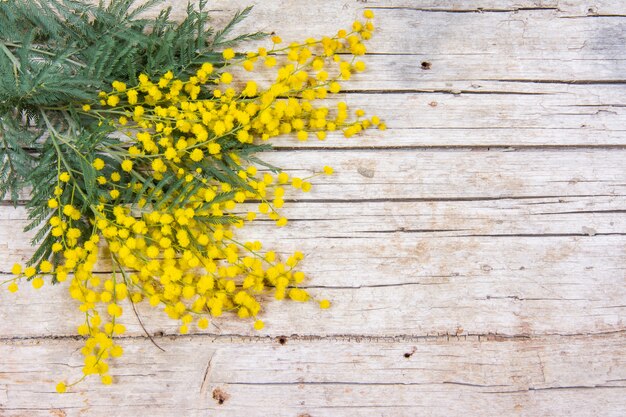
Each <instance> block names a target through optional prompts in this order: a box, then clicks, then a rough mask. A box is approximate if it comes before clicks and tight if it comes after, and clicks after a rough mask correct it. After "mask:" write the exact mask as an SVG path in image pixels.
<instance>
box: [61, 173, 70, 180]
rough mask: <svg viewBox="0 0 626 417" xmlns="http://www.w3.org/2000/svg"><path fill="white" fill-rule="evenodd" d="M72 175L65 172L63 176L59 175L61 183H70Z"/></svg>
mask: <svg viewBox="0 0 626 417" xmlns="http://www.w3.org/2000/svg"><path fill="white" fill-rule="evenodd" d="M70 178H71V177H70V174H69V172H63V173H62V174H61V175H59V181H61V182H68V181H69V180H70Z"/></svg>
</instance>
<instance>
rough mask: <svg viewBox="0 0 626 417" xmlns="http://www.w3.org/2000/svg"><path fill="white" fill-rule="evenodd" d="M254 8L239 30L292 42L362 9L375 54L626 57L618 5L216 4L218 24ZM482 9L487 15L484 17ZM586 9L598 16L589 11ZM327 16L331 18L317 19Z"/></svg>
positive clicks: (327, 30)
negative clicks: (372, 21) (372, 24)
mask: <svg viewBox="0 0 626 417" xmlns="http://www.w3.org/2000/svg"><path fill="white" fill-rule="evenodd" d="M251 3H252V4H255V9H254V12H253V13H254V14H253V18H252V19H249V21H248V22H245V23H244V24H243V25H241V26H240V27H239V29H238V31H239V32H245V31H246V30H247V31H250V30H259V29H261V30H265V31H267V32H272V31H278V32H279V33H280V35H281V36H282V37H283V38H284V39H285V40H287V41H293V40H299V39H302V38H303V37H307V36H322V35H328V34H333V33H335V32H336V31H337V29H340V28H342V27H347V26H349V25H350V24H351V23H352V21H353V20H354V19H355V18H359V17H360V16H361V13H362V10H363V9H365V8H372V9H373V10H374V11H376V12H377V16H376V23H377V26H378V33H377V35H378V36H375V37H374V38H372V40H371V44H370V45H371V50H375V51H376V52H377V53H394V54H398V53H399V54H406V53H414V54H423V53H424V51H433V52H434V51H437V52H438V53H440V54H456V53H460V54H481V55H485V54H487V55H488V54H505V55H506V54H509V53H511V52H513V53H514V54H515V56H517V57H524V56H533V55H537V54H543V55H550V54H552V55H553V57H556V56H558V57H561V58H565V59H568V58H572V57H579V56H580V55H581V54H585V55H586V56H587V57H589V58H595V59H598V58H602V59H621V58H623V57H624V51H623V48H621V47H620V45H621V40H620V38H619V33H620V31H621V30H622V28H623V26H622V25H623V22H621V21H620V19H619V16H614V17H612V16H607V15H611V14H616V15H619V14H624V8H623V5H622V6H621V7H620V5H618V4H616V3H613V5H612V6H611V5H608V4H607V3H608V2H606V3H602V4H594V5H582V4H580V3H579V2H575V1H571V2H567V3H566V2H560V3H561V4H563V5H564V9H565V10H563V11H560V10H555V9H554V6H553V5H548V6H547V7H544V6H542V5H541V4H540V5H539V6H537V5H536V4H535V6H534V7H533V6H525V5H524V4H523V3H524V2H515V3H514V4H511V2H506V3H504V5H503V6H493V4H494V3H493V2H486V3H484V2H472V3H473V4H472V5H471V6H470V7H468V9H470V10H468V9H465V10H466V11H469V12H463V10H464V9H463V7H466V6H463V5H460V7H455V6H454V5H453V6H452V7H450V6H448V4H445V5H442V4H441V3H439V5H438V6H435V7H432V2H427V3H423V2H411V1H409V2H406V1H405V2H398V3H397V4H394V3H395V2H393V3H388V2H378V3H376V2H373V3H368V4H363V3H362V2H359V1H350V2H345V1H339V0H335V1H327V2H321V3H318V2H291V3H289V7H285V6H284V4H282V3H279V2H267V1H265V2H260V1H257V2H245V1H237V2H232V1H228V2H226V1H221V2H214V3H213V4H212V8H214V9H215V10H216V11H217V12H218V13H217V14H216V23H217V24H218V25H219V24H221V23H222V22H224V21H226V20H227V17H226V15H227V13H228V12H229V11H234V10H237V9H241V8H243V7H245V6H247V5H248V4H251ZM481 3H484V4H481ZM520 3H521V5H520ZM526 3H528V2H526ZM594 3H598V2H594ZM466 4H467V3H466ZM176 6H177V7H175V8H174V10H173V15H174V16H178V17H181V18H182V17H183V16H184V9H185V7H186V4H182V3H181V4H178V5H176ZM483 6H484V7H483ZM585 7H586V8H585ZM437 8H438V9H440V10H437ZM455 8H456V9H457V10H454V9H455ZM480 8H483V9H484V10H483V12H482V13H481V12H480V11H479V9H480ZM489 9H492V10H493V12H489ZM494 9H495V10H494ZM515 9H517V10H515ZM589 9H593V10H595V11H593V10H592V12H589ZM328 15H332V17H333V18H332V19H327V18H320V17H321V16H328ZM286 21H299V22H306V26H305V27H304V28H303V27H301V26H298V25H285V24H284V22H286ZM303 29H306V30H303ZM305 32H306V33H305ZM408 33H410V36H409V35H408ZM616 35H617V36H616Z"/></svg>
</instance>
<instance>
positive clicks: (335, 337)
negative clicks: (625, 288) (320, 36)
mask: <svg viewBox="0 0 626 417" xmlns="http://www.w3.org/2000/svg"><path fill="white" fill-rule="evenodd" d="M615 335H620V336H621V335H626V328H624V329H619V330H611V331H601V332H583V333H532V334H531V333H528V334H525V333H524V334H503V333H481V334H476V333H461V334H451V333H446V334H433V335H429V334H426V335H416V334H397V335H391V336H381V335H375V334H374V335H367V334H362V335H359V334H329V335H306V334H292V335H290V336H289V340H290V341H300V342H324V341H332V342H355V343H361V342H371V343H398V342H408V343H410V342H414V343H415V342H420V341H459V342H475V341H520V340H543V339H549V338H557V337H559V338H577V337H604V336H615ZM154 337H155V339H162V340H165V339H168V340H176V339H190V338H197V339H210V340H212V341H226V342H230V343H239V342H241V343H246V342H250V343H255V342H256V343H270V344H274V343H275V339H276V336H275V335H267V336H252V335H242V334H236V333H228V334H226V333H224V334H218V333H192V334H185V335H181V334H163V335H160V336H154ZM116 339H119V340H144V341H148V342H149V340H148V338H147V337H146V336H144V335H123V336H117V337H116ZM46 340H51V341H57V340H58V341H63V340H74V341H82V340H84V337H83V336H79V335H54V336H48V335H45V336H13V337H0V343H6V344H9V343H21V342H41V341H46Z"/></svg>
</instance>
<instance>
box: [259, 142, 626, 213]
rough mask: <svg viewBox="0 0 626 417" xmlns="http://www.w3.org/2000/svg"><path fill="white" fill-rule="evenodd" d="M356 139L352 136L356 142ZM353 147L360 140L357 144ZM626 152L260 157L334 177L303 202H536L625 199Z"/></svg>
mask: <svg viewBox="0 0 626 417" xmlns="http://www.w3.org/2000/svg"><path fill="white" fill-rule="evenodd" d="M353 139H354V138H351V139H349V140H350V141H352V140H353ZM353 143H358V139H354V142H353ZM625 152H626V151H624V150H622V149H570V150H567V151H561V150H551V149H548V150H543V151H535V150H533V149H531V150H523V149H522V150H518V151H509V150H506V149H505V150H501V149H500V150H498V149H496V150H489V149H488V148H485V149H469V150H468V149H463V148H462V149H450V150H444V151H438V150H434V151H433V150H429V149H403V148H398V149H372V150H368V149H365V150H364V149H356V150H355V149H345V150H342V149H329V150H325V151H324V152H312V151H310V150H282V151H276V152H266V153H264V154H262V155H261V157H262V159H263V160H265V161H266V162H268V163H271V164H273V165H275V166H279V167H281V168H283V169H284V170H285V171H287V172H289V173H290V174H291V175H293V176H298V177H302V178H308V177H310V176H311V175H313V174H315V173H319V172H321V169H322V167H323V166H324V165H330V166H332V167H333V168H334V169H335V174H333V176H331V177H326V176H321V177H317V178H315V179H313V180H312V182H313V183H314V188H313V191H311V192H310V193H301V192H299V191H297V192H293V193H291V192H289V193H288V196H287V197H286V198H287V199H294V198H295V199H297V200H298V201H307V200H308V201H321V200H323V201H324V202H326V201H337V202H341V201H343V202H352V201H355V200H358V201H364V202H366V201H381V200H385V199H387V200H393V201H398V200H405V201H408V202H411V201H416V200H424V201H435V200H459V199H466V200H467V199H476V200H481V199H482V200H485V199H505V198H522V197H523V198H528V197H531V198H535V197H585V196H587V197H592V196H596V197H602V196H607V197H610V196H614V197H621V196H623V195H624V194H625V192H624V187H626V181H625V180H626V170H625V169H624V164H623V162H624V154H625Z"/></svg>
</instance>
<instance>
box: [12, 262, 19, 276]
mask: <svg viewBox="0 0 626 417" xmlns="http://www.w3.org/2000/svg"><path fill="white" fill-rule="evenodd" d="M11 273H12V274H13V275H19V274H21V273H22V265H20V264H14V265H13V267H12V268H11Z"/></svg>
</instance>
